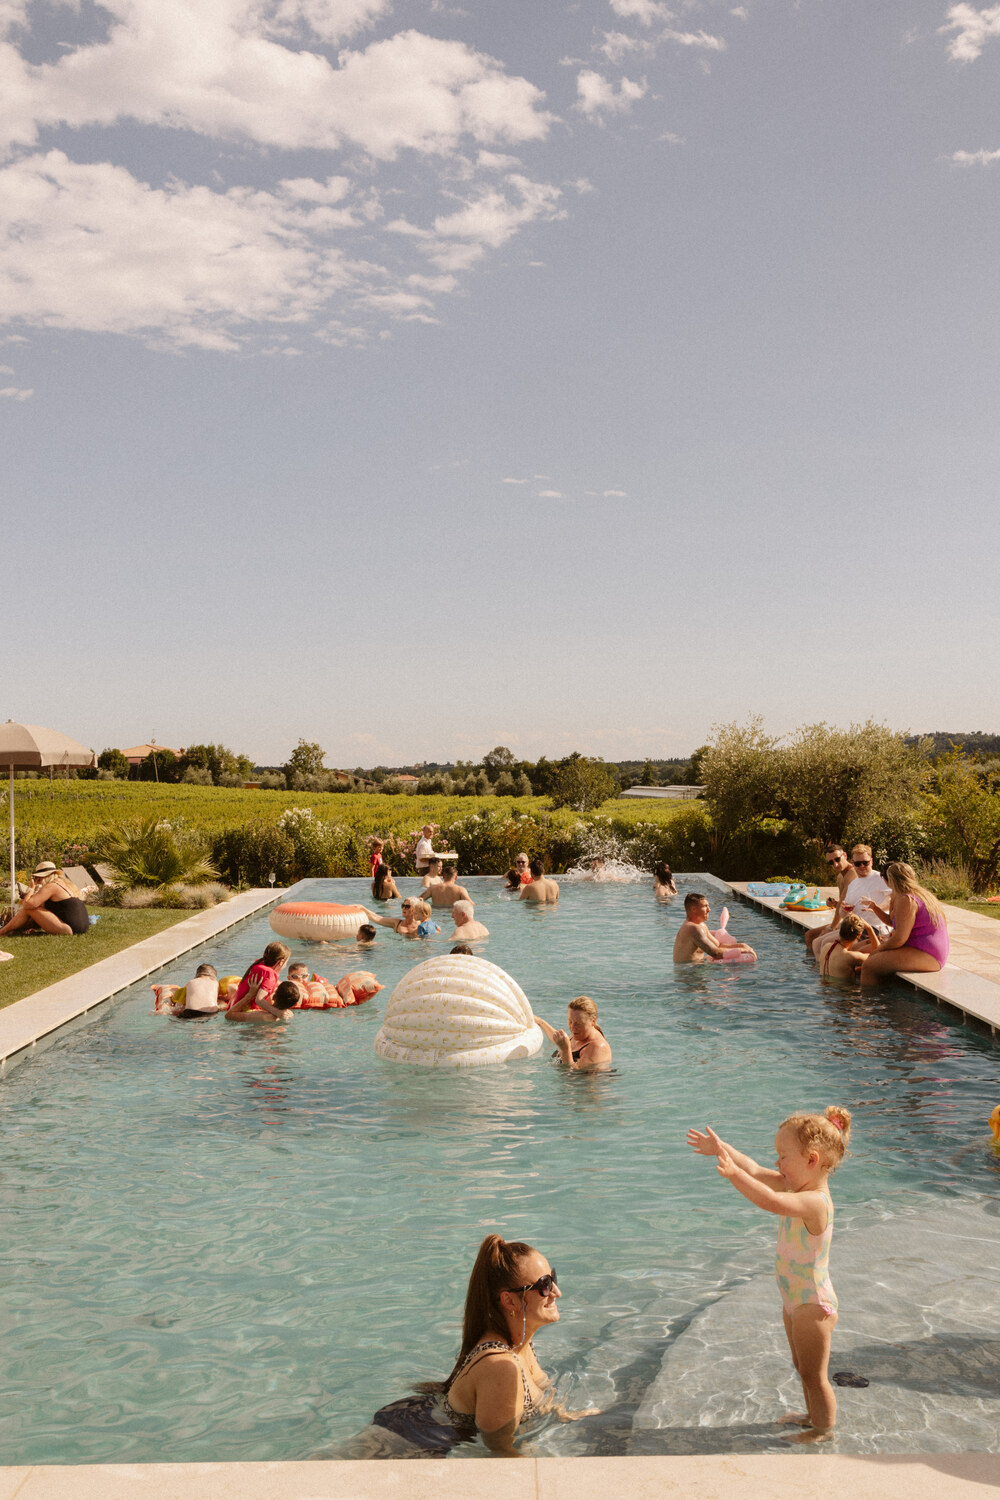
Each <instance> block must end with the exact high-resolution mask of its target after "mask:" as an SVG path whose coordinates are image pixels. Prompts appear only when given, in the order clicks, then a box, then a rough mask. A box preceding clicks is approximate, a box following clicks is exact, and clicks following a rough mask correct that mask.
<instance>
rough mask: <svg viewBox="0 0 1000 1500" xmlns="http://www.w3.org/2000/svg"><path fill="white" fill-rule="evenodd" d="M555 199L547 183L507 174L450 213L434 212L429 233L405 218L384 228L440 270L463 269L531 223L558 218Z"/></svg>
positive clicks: (559, 211) (557, 196) (556, 193)
mask: <svg viewBox="0 0 1000 1500" xmlns="http://www.w3.org/2000/svg"><path fill="white" fill-rule="evenodd" d="M561 196H562V195H561V192H560V190H559V188H557V187H554V186H552V184H550V183H546V182H533V181H532V180H531V179H530V178H528V177H525V176H523V175H522V174H521V173H520V172H511V173H510V174H508V176H507V178H506V179H505V184H504V186H502V187H484V188H482V189H481V190H480V191H478V192H477V193H476V194H475V195H474V196H473V197H471V198H467V199H465V200H464V201H463V202H462V203H461V206H460V207H459V208H456V209H453V210H452V212H451V213H448V214H438V216H437V217H436V218H435V220H434V225H433V228H431V229H424V228H421V227H420V226H419V225H417V224H413V223H412V222H411V221H410V220H409V219H395V220H393V221H392V223H390V224H389V225H387V228H388V229H389V230H390V231H392V232H393V233H395V234H399V235H405V236H408V237H409V238H410V239H412V240H413V241H414V243H415V244H416V246H417V247H418V248H419V249H420V250H422V251H423V253H424V254H425V255H426V256H427V258H428V260H430V261H432V262H433V264H434V265H436V266H437V267H438V268H439V269H440V270H442V271H449V272H453V273H454V272H460V271H466V270H468V269H469V268H470V267H471V266H474V265H475V264H476V263H477V261H479V260H481V259H482V258H483V256H484V255H485V253H486V251H487V250H497V249H499V248H500V246H501V245H504V244H506V243H507V241H508V240H509V239H511V237H512V236H513V235H515V234H516V233H517V231H518V230H519V229H524V228H525V227H526V226H527V225H529V224H531V223H533V222H534V221H535V220H536V219H538V220H546V219H560V218H564V217H565V210H564V209H562V208H560V207H559V199H560V197H561Z"/></svg>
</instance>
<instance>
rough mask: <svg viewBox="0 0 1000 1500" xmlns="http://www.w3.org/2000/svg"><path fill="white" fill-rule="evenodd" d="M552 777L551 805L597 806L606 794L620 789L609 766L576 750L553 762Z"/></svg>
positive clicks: (587, 808)
mask: <svg viewBox="0 0 1000 1500" xmlns="http://www.w3.org/2000/svg"><path fill="white" fill-rule="evenodd" d="M551 781H552V789H551V792H550V794H549V795H550V796H551V798H552V805H553V807H572V808H573V809H574V810H575V811H576V812H589V811H590V810H591V809H592V808H595V807H600V805H601V803H602V802H607V800H608V798H609V797H616V796H617V795H618V790H619V784H618V778H617V777H616V776H615V774H614V772H613V771H612V769H611V767H610V766H608V765H606V764H605V762H604V761H603V760H599V759H597V758H593V757H590V756H585V755H581V754H580V753H579V751H574V753H573V754H572V755H568V756H567V757H566V758H565V760H560V761H557V762H556V765H555V767H554V774H553V776H552V778H551Z"/></svg>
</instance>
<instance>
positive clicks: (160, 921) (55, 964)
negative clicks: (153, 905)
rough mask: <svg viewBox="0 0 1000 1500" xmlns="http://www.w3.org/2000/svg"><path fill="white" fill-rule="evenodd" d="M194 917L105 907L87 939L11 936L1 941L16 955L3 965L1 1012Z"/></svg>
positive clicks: (0, 972)
mask: <svg viewBox="0 0 1000 1500" xmlns="http://www.w3.org/2000/svg"><path fill="white" fill-rule="evenodd" d="M192 915H193V913H192V912H190V911H168V910H163V911H158V910H153V909H150V908H149V907H146V908H145V909H144V910H141V911H116V910H115V909H114V908H113V907H105V908H104V910H103V911H102V912H101V920H100V921H99V922H98V923H97V924H96V926H94V927H92V928H91V929H90V931H89V932H85V933H84V934H83V936H82V937H49V936H44V935H43V936H39V937H21V936H20V934H19V933H12V934H11V935H10V936H9V937H4V938H0V949H3V951H4V952H6V953H13V955H14V957H13V959H12V960H11V961H10V962H9V963H0V1009H2V1008H3V1007H4V1006H5V1005H12V1004H13V1003H14V1001H15V1000H23V999H24V997H25V995H33V994H34V993H35V991H36V990H42V989H44V988H45V986H46V985H47V984H55V983H56V981H57V980H59V979H66V978H68V977H69V975H70V974H78V973H79V972H80V970H81V969H86V968H89V966H90V965H91V964H96V963H97V962H98V960H99V959H102V958H110V957H111V955H112V954H113V953H120V952H121V951H122V949H123V948H130V947H131V946H132V944H133V943H139V942H141V941H142V939H143V938H148V937H152V936H153V934H154V933H156V932H162V931H163V929H164V928H165V927H172V926H173V925H174V923H175V922H182V921H183V920H184V918H185V917H190V916H192ZM83 938H86V940H87V941H86V942H84V941H83Z"/></svg>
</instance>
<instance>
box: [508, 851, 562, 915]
mask: <svg viewBox="0 0 1000 1500" xmlns="http://www.w3.org/2000/svg"><path fill="white" fill-rule="evenodd" d="M529 868H530V871H531V884H530V885H522V887H521V894H520V896H519V897H518V900H519V901H533V902H534V903H535V905H536V906H539V905H541V906H554V905H555V903H556V902H557V901H558V900H559V887H558V885H557V884H556V882H555V881H554V880H547V879H546V877H545V866H544V865H543V864H542V862H541V860H540V859H533V860H532V861H531V865H530V866H529Z"/></svg>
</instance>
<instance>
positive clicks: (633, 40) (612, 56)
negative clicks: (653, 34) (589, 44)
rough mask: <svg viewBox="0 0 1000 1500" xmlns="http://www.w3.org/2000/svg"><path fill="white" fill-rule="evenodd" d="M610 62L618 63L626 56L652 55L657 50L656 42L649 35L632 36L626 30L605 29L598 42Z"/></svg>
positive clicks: (600, 50)
mask: <svg viewBox="0 0 1000 1500" xmlns="http://www.w3.org/2000/svg"><path fill="white" fill-rule="evenodd" d="M597 50H598V52H601V53H603V55H604V56H605V57H606V58H607V60H608V62H609V63H614V64H615V65H617V64H618V63H620V62H622V61H623V59H624V58H626V57H634V56H636V54H638V55H639V56H640V57H651V56H652V55H653V53H654V52H655V51H656V42H655V41H651V40H650V39H649V38H648V37H642V36H630V35H629V34H628V32H625V31H605V32H604V34H603V36H602V38H601V40H600V41H599V42H598V44H597Z"/></svg>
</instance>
